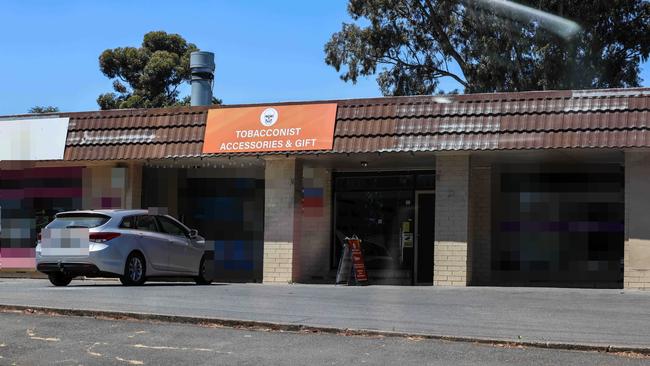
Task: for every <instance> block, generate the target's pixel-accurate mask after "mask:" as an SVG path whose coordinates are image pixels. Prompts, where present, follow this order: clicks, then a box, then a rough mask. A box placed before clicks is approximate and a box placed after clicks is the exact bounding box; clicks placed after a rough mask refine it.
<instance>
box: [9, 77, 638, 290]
mask: <svg viewBox="0 0 650 366" xmlns="http://www.w3.org/2000/svg"><path fill="white" fill-rule="evenodd" d="M649 115H650V90H648V89H644V88H632V89H605V90H566V91H539V92H522V93H492V94H466V95H456V96H413V97H399V98H396V97H383V98H367V99H349V100H339V101H308V102H293V103H276V104H259V105H242V106H237V105H231V106H211V107H177V108H168V109H156V110H148V109H128V110H120V111H99V112H78V113H57V114H56V116H47V115H45V116H43V117H34V116H29V117H28V118H27V117H24V116H7V117H3V118H2V123H1V124H0V136H2V139H3V141H4V140H6V139H8V137H7V136H11V140H12V145H11V146H13V147H14V148H7V146H8V145H7V146H4V147H3V148H2V149H0V225H1V226H0V267H1V268H0V273H6V272H12V273H13V272H19V271H23V272H29V271H33V270H34V247H35V246H36V242H37V237H38V235H39V233H41V234H42V232H41V231H42V229H43V228H44V226H45V225H46V224H47V223H48V222H50V221H51V220H52V219H53V217H54V215H55V214H56V213H58V212H63V211H69V210H95V209H138V208H144V209H146V208H151V211H150V212H160V213H166V214H169V215H171V216H173V217H175V218H177V219H178V220H179V221H180V222H182V223H183V224H184V225H186V226H187V227H188V228H191V229H195V230H197V232H198V234H200V235H201V237H202V238H205V241H206V244H207V246H208V247H209V252H210V257H209V258H210V259H211V260H212V261H213V264H214V266H213V267H211V270H212V271H213V274H214V277H215V280H217V281H223V282H265V283H274V282H275V283H291V282H307V283H333V282H334V280H335V278H336V271H337V268H338V266H339V263H340V260H341V254H342V253H343V245H344V243H345V242H346V238H348V237H351V236H353V235H356V236H358V237H359V238H360V239H361V243H362V244H361V245H362V249H363V251H364V261H365V267H366V270H367V275H368V278H369V282H370V283H371V284H393V285H433V286H471V285H490V286H557V287H584V288H593V287H601V288H626V289H627V288H629V289H650V215H648V214H647V212H648V211H649V210H650V195H648V194H647V187H648V184H650V183H649V182H650V153H649V152H648V148H650V127H648V124H647V123H646V122H647V118H648V116H649ZM25 121H27V122H25ZM22 123H25V125H22ZM29 124H32V125H33V126H41V127H42V126H46V127H47V133H48V134H49V136H50V139H51V140H53V141H54V140H56V141H57V142H56V143H52V144H51V146H48V147H47V148H45V147H43V146H41V145H42V144H43V142H42V141H45V140H44V139H43V138H42V136H40V137H39V138H29V137H30V136H29V135H30V134H34V133H36V134H38V132H34V131H39V130H38V129H34V128H27V127H29V126H28V125H29ZM26 126H27V127H26ZM39 128H40V127H39ZM43 128H45V127H43ZM43 131H45V130H43ZM21 139H22V140H24V143H23V144H18V143H17V142H19V141H22V140H21ZM299 139H303V140H304V139H314V141H315V142H314V143H312V144H309V146H303V144H302V143H296V141H298V140H299ZM39 141H41V142H39ZM288 144H290V146H291V149H285V148H283V147H284V146H288ZM19 145H20V147H18V146H19ZM258 147H259V148H258ZM48 235H50V234H48ZM66 235H68V234H65V233H57V234H56V236H55V237H56V238H58V239H60V240H63V239H65V240H63V241H65V242H66V243H68V242H70V243H72V242H73V241H74V240H72V239H70V240H68V239H69V236H66ZM50 236H51V235H50ZM82 236H83V235H82ZM61 238H63V239H61ZM75 238H77V237H76V236H75ZM60 240H59V241H60ZM66 245H67V244H66ZM70 245H72V244H70ZM74 248H76V247H75V246H71V247H70V248H68V249H67V250H70V251H72V250H76V249H74ZM80 248H84V246H83V245H82V246H80Z"/></svg>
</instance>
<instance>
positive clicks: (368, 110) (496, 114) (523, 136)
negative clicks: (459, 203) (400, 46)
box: [334, 88, 650, 153]
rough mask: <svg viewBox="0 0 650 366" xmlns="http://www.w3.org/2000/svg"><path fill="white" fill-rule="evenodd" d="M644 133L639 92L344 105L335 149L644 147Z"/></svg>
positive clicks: (647, 124) (643, 94)
mask: <svg viewBox="0 0 650 366" xmlns="http://www.w3.org/2000/svg"><path fill="white" fill-rule="evenodd" d="M649 133H650V89H642V88H638V89H608V90H584V91H550V92H525V93H494V94H477V95H460V96H452V97H435V96H428V97H413V98H385V99H383V100H382V99H374V100H348V101H342V102H340V103H339V107H338V113H337V125H336V130H335V139H334V151H335V152H347V153H359V152H394V151H445V150H504V149H554V148H595V147H597V148H626V147H647V146H650V139H649V136H648V134H649Z"/></svg>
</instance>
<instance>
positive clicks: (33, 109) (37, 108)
mask: <svg viewBox="0 0 650 366" xmlns="http://www.w3.org/2000/svg"><path fill="white" fill-rule="evenodd" d="M58 111H59V108H58V107H53V106H51V105H48V106H41V105H37V106H34V107H31V108H30V109H29V111H28V113H34V114H40V113H55V112H58Z"/></svg>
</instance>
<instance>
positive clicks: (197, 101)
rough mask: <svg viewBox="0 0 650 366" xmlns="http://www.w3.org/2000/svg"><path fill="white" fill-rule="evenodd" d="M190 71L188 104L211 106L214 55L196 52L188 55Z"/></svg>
mask: <svg viewBox="0 0 650 366" xmlns="http://www.w3.org/2000/svg"><path fill="white" fill-rule="evenodd" d="M190 71H191V73H192V79H191V84H192V96H191V99H190V104H191V105H193V106H197V105H210V104H212V83H213V82H214V53H212V52H205V51H196V52H192V53H191V54H190Z"/></svg>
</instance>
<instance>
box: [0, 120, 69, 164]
mask: <svg viewBox="0 0 650 366" xmlns="http://www.w3.org/2000/svg"><path fill="white" fill-rule="evenodd" d="M68 122H69V119H68V118H31V119H30V118H26V119H11V120H0V138H1V139H2V140H0V160H62V159H63V152H64V150H65V140H66V137H67V135H68Z"/></svg>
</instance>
